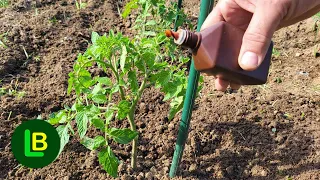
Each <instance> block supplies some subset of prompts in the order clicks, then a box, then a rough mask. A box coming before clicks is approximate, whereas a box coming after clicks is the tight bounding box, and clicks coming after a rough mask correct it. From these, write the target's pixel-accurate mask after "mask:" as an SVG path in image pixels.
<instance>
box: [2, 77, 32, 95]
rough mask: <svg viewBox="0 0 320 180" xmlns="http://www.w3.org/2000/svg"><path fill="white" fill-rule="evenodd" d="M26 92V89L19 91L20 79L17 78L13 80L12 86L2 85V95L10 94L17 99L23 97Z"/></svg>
mask: <svg viewBox="0 0 320 180" xmlns="http://www.w3.org/2000/svg"><path fill="white" fill-rule="evenodd" d="M0 83H1V81H0ZM25 94H26V92H25V91H18V79H16V81H15V82H14V83H13V81H11V83H10V87H0V96H4V95H9V96H14V97H16V98H17V99H21V98H23V97H24V96H25Z"/></svg>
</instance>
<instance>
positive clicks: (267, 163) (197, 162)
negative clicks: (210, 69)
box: [0, 0, 320, 179]
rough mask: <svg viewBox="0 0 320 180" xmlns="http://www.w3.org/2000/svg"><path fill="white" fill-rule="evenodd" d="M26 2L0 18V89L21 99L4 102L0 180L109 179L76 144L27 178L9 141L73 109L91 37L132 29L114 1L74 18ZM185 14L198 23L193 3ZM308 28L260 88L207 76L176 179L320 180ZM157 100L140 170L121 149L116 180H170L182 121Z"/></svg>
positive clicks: (281, 43) (142, 110) (147, 109)
mask: <svg viewBox="0 0 320 180" xmlns="http://www.w3.org/2000/svg"><path fill="white" fill-rule="evenodd" d="M24 2H25V1H22V0H21V1H20V0H18V1H14V2H12V3H11V5H10V7H8V8H5V9H0V34H3V33H5V32H7V41H5V44H6V45H7V46H8V48H3V47H0V57H1V61H0V79H1V80H2V81H1V82H0V83H1V84H0V86H1V87H12V88H15V87H17V90H18V91H24V92H25V93H26V94H25V96H24V97H22V98H20V99H18V98H17V97H14V96H9V95H5V96H1V97H0V99H1V102H0V121H1V122H0V150H1V151H0V172H1V173H0V178H1V179H3V178H4V179H85V178H87V179H105V178H108V179H110V177H109V176H108V175H107V174H106V173H105V172H104V171H103V170H101V167H100V166H99V163H98V162H97V159H96V157H95V153H94V152H89V151H88V150H86V149H85V148H84V147H83V146H82V145H81V144H79V143H78V142H77V138H73V139H71V142H70V143H69V144H68V145H67V146H66V148H65V150H64V151H63V153H62V154H61V156H60V157H59V158H58V159H57V160H56V161H55V162H54V163H52V164H51V165H49V166H47V167H44V168H42V169H34V170H32V171H30V170H29V169H27V168H20V167H19V166H18V163H17V162H16V160H15V159H14V158H13V155H12V153H11V150H10V137H11V134H12V132H13V130H14V128H15V127H16V126H17V125H18V124H19V123H20V122H21V121H24V120H27V119H32V118H36V117H37V116H38V115H42V117H45V118H46V117H48V115H49V114H50V113H52V112H55V111H57V110H59V109H61V108H62V107H63V105H64V104H68V103H70V102H72V100H73V98H74V97H72V96H67V95H66V87H67V79H68V72H70V71H71V70H72V65H73V61H74V60H75V58H76V56H77V53H79V52H83V51H84V50H85V49H86V47H87V45H88V41H89V40H90V33H91V31H92V30H94V31H98V32H100V33H104V32H108V30H109V29H111V28H114V29H115V30H116V31H122V32H124V33H126V34H130V31H129V30H128V28H129V27H130V24H131V23H126V22H125V21H123V20H121V19H120V18H119V16H118V14H117V5H116V3H115V2H113V1H111V0H107V1H89V2H88V7H87V8H86V9H83V10H80V11H77V10H76V8H75V5H74V4H73V3H72V1H71V0H70V1H61V0H42V1H41V2H40V5H39V6H38V7H37V10H38V14H36V10H35V7H34V5H35V4H31V6H30V7H29V8H28V7H26V5H25V4H24ZM184 6H185V9H186V12H188V14H190V16H197V14H198V10H199V8H198V7H199V2H198V1H196V0H191V1H188V2H186V3H185V4H184ZM120 7H121V4H120ZM312 23H313V21H312V20H306V21H303V22H301V23H298V24H296V25H293V26H291V27H288V28H285V29H282V30H280V31H279V32H277V33H276V34H275V36H274V39H273V40H274V41H275V47H276V48H277V49H278V51H279V52H280V54H279V56H277V57H274V58H273V60H272V66H271V69H270V77H269V81H268V83H267V84H266V85H264V86H254V87H243V88H242V89H241V90H240V91H239V92H238V93H232V94H230V93H221V92H217V91H214V90H213V79H212V78H211V77H205V87H204V90H203V91H202V93H201V96H200V97H199V98H198V99H197V101H196V105H195V107H194V112H193V119H192V122H191V127H190V134H189V139H188V142H187V145H186V148H185V152H184V157H183V161H182V163H181V168H180V172H179V177H178V178H177V179H286V178H287V177H292V178H293V179H319V178H320V173H319V171H320V110H319V109H320V71H319V69H320V61H319V58H315V57H314V56H313V52H314V49H315V46H316V45H319V39H320V38H318V40H317V41H315V39H314V37H315V33H314V31H313V29H312ZM23 49H25V51H26V52H27V54H28V56H29V58H27V57H26V55H25V52H24V50H23ZM277 78H278V79H279V78H280V79H281V81H282V82H281V83H278V82H279V81H278V82H276V81H275V80H276V79H277ZM162 99H163V96H162V95H161V94H159V93H158V91H157V90H155V89H148V90H147V91H146V92H145V94H144V96H143V99H142V101H141V104H140V105H139V108H138V110H137V120H138V122H137V126H138V130H139V132H140V133H141V136H140V139H139V143H140V145H139V152H138V160H139V165H138V168H137V171H135V172H133V171H132V170H131V169H130V168H129V157H130V148H131V147H130V146H129V145H127V146H120V147H118V148H117V151H116V154H117V156H118V157H119V159H120V160H121V161H123V164H121V165H120V173H119V174H120V179H168V178H167V174H168V171H169V167H170V163H171V158H172V155H173V151H174V143H175V140H176V135H177V130H178V127H179V116H177V117H176V118H175V119H174V120H173V121H171V122H168V119H167V113H168V108H169V104H168V103H166V102H163V101H162ZM126 125H127V124H124V126H126ZM273 128H275V129H273ZM272 130H275V132H273V131H272Z"/></svg>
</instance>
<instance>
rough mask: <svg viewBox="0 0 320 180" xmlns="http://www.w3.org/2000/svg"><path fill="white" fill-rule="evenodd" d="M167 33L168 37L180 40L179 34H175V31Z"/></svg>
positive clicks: (167, 31)
mask: <svg viewBox="0 0 320 180" xmlns="http://www.w3.org/2000/svg"><path fill="white" fill-rule="evenodd" d="M165 33H166V36H167V37H173V38H174V39H175V40H178V39H179V33H178V32H174V31H171V30H166V31H165Z"/></svg>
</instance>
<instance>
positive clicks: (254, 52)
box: [238, 5, 281, 71]
mask: <svg viewBox="0 0 320 180" xmlns="http://www.w3.org/2000/svg"><path fill="white" fill-rule="evenodd" d="M272 8H273V9H275V8H274V7H271V9H272ZM267 10H270V9H269V8H267V7H265V5H262V6H260V7H256V9H255V12H254V14H253V16H252V19H251V21H250V23H249V26H248V28H247V30H246V32H245V33H244V36H243V39H242V46H241V50H240V54H239V60H238V62H239V65H240V67H241V68H242V69H244V70H248V71H252V70H255V69H257V68H258V67H259V65H260V64H261V63H262V61H263V59H264V57H265V55H266V53H267V51H268V48H269V46H270V43H271V38H272V35H273V33H274V32H275V31H276V28H277V27H278V25H279V23H280V18H281V16H280V13H277V12H276V11H274V10H273V11H271V13H270V11H269V12H267Z"/></svg>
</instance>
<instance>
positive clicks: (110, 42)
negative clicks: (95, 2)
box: [48, 0, 201, 177]
mask: <svg viewBox="0 0 320 180" xmlns="http://www.w3.org/2000/svg"><path fill="white" fill-rule="evenodd" d="M131 2H134V3H131ZM131 2H129V3H128V5H127V6H126V7H125V11H124V13H123V17H124V18H125V17H127V16H128V13H130V12H131V10H132V8H139V10H140V12H141V13H140V14H139V15H138V17H137V19H136V22H135V26H134V28H135V29H136V30H137V34H136V35H135V36H134V38H133V39H129V38H128V37H125V36H123V35H122V34H121V33H117V34H115V33H114V32H113V31H112V30H110V31H109V34H108V35H107V34H104V35H99V34H98V33H96V32H93V33H92V35H91V42H92V45H91V46H90V47H89V48H88V49H87V50H86V51H85V52H84V53H83V54H79V55H78V58H77V61H76V62H75V64H74V67H73V71H72V72H70V73H69V80H68V83H69V86H68V94H70V93H71V92H75V94H76V101H75V102H74V104H73V105H72V107H68V106H66V107H65V109H64V110H61V111H59V112H57V113H53V114H52V116H51V117H50V118H49V120H48V121H49V122H50V123H51V124H59V126H58V127H57V131H58V132H59V135H60V137H61V147H60V152H61V151H62V150H63V148H64V146H65V145H66V143H68V141H69V137H70V134H71V135H75V131H74V129H73V128H72V126H71V122H72V121H75V124H76V133H77V134H78V135H79V137H80V141H81V143H82V144H83V145H84V146H85V147H87V148H88V149H90V150H97V151H98V152H99V153H98V160H99V162H100V164H101V166H102V167H103V169H104V170H106V172H107V173H108V174H110V175H111V176H113V177H116V176H117V170H118V165H119V161H118V159H117V157H116V155H115V154H114V153H113V151H112V149H111V147H110V146H109V144H110V143H111V141H114V142H116V143H120V144H129V143H130V142H132V152H131V167H132V168H133V169H135V168H136V165H137V147H138V137H139V134H138V132H137V131H136V121H137V120H136V119H135V112H136V107H137V105H138V103H139V101H140V99H141V98H142V95H143V93H144V91H145V89H146V88H148V87H152V86H153V87H155V88H158V89H160V90H161V91H162V92H163V93H164V94H165V96H164V99H163V100H164V101H170V107H171V109H170V111H169V114H168V118H169V119H170V120H171V119H173V117H174V116H175V114H176V113H177V112H179V111H180V110H181V108H182V105H183V100H184V95H185V91H186V86H187V76H186V68H182V66H183V65H184V64H185V63H187V62H188V61H189V58H185V57H180V58H177V56H178V55H181V53H182V52H181V51H180V50H179V49H178V47H177V46H176V45H175V44H174V43H173V42H172V40H171V39H168V38H166V36H165V34H164V30H165V29H168V28H170V26H171V25H172V22H173V21H174V19H175V14H176V13H181V19H180V23H183V22H184V19H182V18H184V17H185V16H183V14H182V12H176V10H175V9H174V8H168V7H167V6H165V4H166V3H165V1H164V0H139V1H138V0H133V1H131ZM92 69H100V71H101V73H99V74H102V76H100V75H96V76H93V75H92V74H91V73H90V70H92ZM200 88H201V86H200V87H199V89H200ZM125 119H126V120H128V122H129V124H130V128H116V127H113V126H112V121H114V120H125ZM90 127H92V128H96V129H98V130H100V132H101V135H99V136H96V137H89V136H88V135H87V132H88V129H89V128H90Z"/></svg>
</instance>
